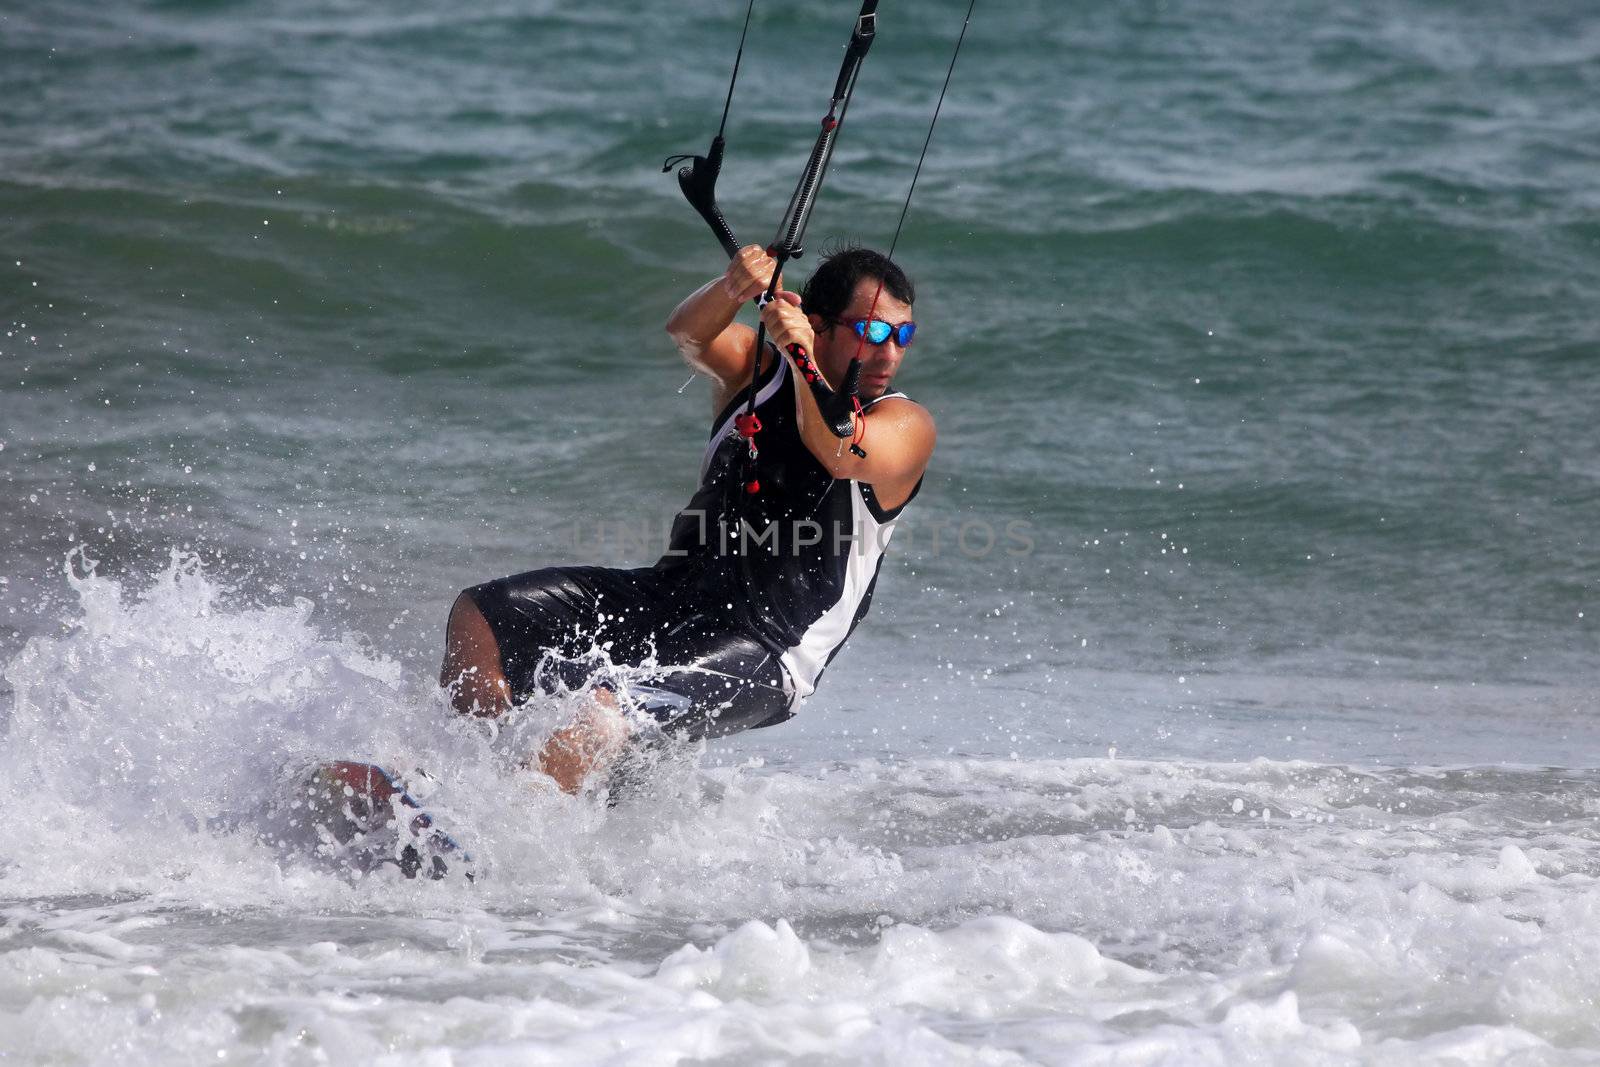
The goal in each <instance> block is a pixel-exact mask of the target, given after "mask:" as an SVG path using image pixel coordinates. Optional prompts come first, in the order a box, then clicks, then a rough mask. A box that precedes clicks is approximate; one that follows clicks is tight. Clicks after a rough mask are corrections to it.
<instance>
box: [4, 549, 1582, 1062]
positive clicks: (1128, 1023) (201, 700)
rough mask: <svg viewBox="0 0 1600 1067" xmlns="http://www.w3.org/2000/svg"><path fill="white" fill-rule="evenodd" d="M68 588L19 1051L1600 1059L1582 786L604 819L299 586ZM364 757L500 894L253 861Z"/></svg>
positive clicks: (847, 799)
mask: <svg viewBox="0 0 1600 1067" xmlns="http://www.w3.org/2000/svg"><path fill="white" fill-rule="evenodd" d="M73 582H74V588H75V589H76V590H77V591H78V594H79V597H80V600H81V603H82V605H83V607H82V616H81V618H79V619H75V620H72V625H70V626H69V627H67V628H65V629H64V631H63V632H62V633H59V634H56V635H51V636H46V637H36V638H34V639H33V640H31V641H30V642H29V643H28V645H27V646H26V647H25V648H24V650H23V651H22V653H21V654H20V655H19V656H17V657H16V658H15V659H14V660H13V661H12V662H11V663H10V664H9V665H8V666H7V667H6V678H7V680H8V682H9V684H10V685H11V686H12V688H13V691H14V694H15V695H14V697H13V700H12V707H11V709H10V712H11V725H10V728H9V730H8V732H7V734H6V735H5V737H4V739H3V741H0V756H3V758H0V803H3V804H4V806H5V810H6V811H7V813H8V820H7V828H8V830H7V834H6V835H5V836H4V837H3V838H0V1052H3V1053H7V1054H10V1055H11V1056H13V1057H14V1058H15V1059H16V1060H17V1061H18V1062H44V1061H61V1060H75V1061H82V1062H107V1061H112V1060H115V1061H118V1062H124V1063H147V1062H148V1063H166V1062H178V1061H182V1062H199V1061H202V1060H203V1061H206V1062H212V1061H215V1060H218V1059H219V1058H220V1059H223V1060H228V1059H234V1058H252V1059H259V1060H262V1061H264V1062H307V1061H311V1060H314V1059H320V1058H323V1057H326V1058H327V1059H330V1060H331V1059H344V1060H348V1061H351V1062H383V1061H385V1059H386V1058H388V1059H395V1060H398V1059H405V1060H406V1061H407V1062H424V1063H427V1062H440V1063H443V1062H457V1061H462V1060H465V1061H470V1062H478V1063H498V1062H507V1063H552V1064H555V1063H572V1062H595V1063H608V1062H609V1063H628V1064H633V1063H662V1064H670V1063H678V1062H683V1061H695V1060H704V1061H718V1060H720V1061H723V1062H740V1063H743V1062H760V1061H766V1062H784V1061H790V1060H800V1061H807V1060H809V1061H811V1062H817V1061H826V1062H851V1063H856V1062H863V1063H885V1064H888V1063H896V1064H898V1063H907V1062H917V1063H932V1064H941V1063H961V1064H965V1063H984V1064H1010V1063H1062V1064H1065V1063H1118V1064H1125V1063H1152V1064H1154V1063H1175V1062H1181V1063H1219V1064H1221V1063H1227V1064H1232V1063H1241V1062H1260V1063H1274V1064H1278V1063H1290V1064H1293V1063H1305V1064H1335V1063H1339V1064H1342V1063H1360V1062H1408V1063H1409V1062H1418V1063H1441V1064H1442V1063H1447V1062H1463V1063H1473V1062H1484V1063H1487V1062H1496V1061H1499V1060H1503V1059H1506V1058H1509V1057H1520V1059H1519V1060H1518V1062H1523V1061H1526V1062H1535V1063H1537V1062H1557V1061H1561V1060H1564V1059H1566V1060H1573V1059H1577V1060H1581V1059H1583V1058H1584V1057H1588V1058H1591V1059H1593V1058H1594V1056H1595V1055H1596V1053H1597V1052H1600V1024H1597V1023H1596V1021H1595V1020H1596V1015H1595V1012H1594V1004H1595V1003H1596V1001H1597V1000H1600V985H1597V984H1596V979H1595V978H1594V976H1593V971H1594V969H1593V968H1592V966H1590V961H1592V960H1593V959H1595V958H1597V957H1600V932H1597V931H1600V905H1597V904H1596V903H1595V901H1596V900H1600V894H1597V893H1596V888H1597V887H1596V870H1595V867H1594V863H1593V854H1594V831H1593V829H1592V823H1593V815H1594V811H1593V802H1592V797H1593V795H1594V786H1595V784H1596V780H1595V779H1594V778H1593V777H1592V775H1591V774H1590V773H1589V772H1552V771H1541V770H1538V769H1523V770H1515V769H1512V770H1492V769H1460V770H1436V769H1414V770H1378V769H1372V768H1368V769H1356V768H1347V767H1335V766H1324V765H1317V764H1310V763H1283V762H1271V761H1265V760H1258V761H1253V762H1248V763H1224V764H1219V763H1197V762H1140V761H1136V760H1128V759H1114V760H1113V759H1085V760H1024V759H1017V760H999V761H981V760H972V759H942V760H934V759H926V760H915V761H906V762H894V763H890V762H882V761H872V760H863V761H859V762H854V763H833V764H827V765H820V764H813V765H801V766H795V767H791V768H787V769H772V768H758V767H700V766H697V765H696V764H695V763H693V762H692V761H679V762H671V763H668V764H667V765H665V766H663V767H662V768H661V769H660V773H659V774H658V775H657V777H656V778H655V779H654V780H653V783H652V785H651V786H650V788H649V789H648V790H647V791H646V795H645V796H643V797H640V798H636V799H634V800H631V801H629V802H627V803H624V804H623V805H621V806H618V807H616V808H609V809H608V808H607V807H606V806H605V805H604V804H603V802H601V800H600V799H598V798H596V797H580V798H572V797H567V796H565V795H562V794H558V793H555V792H553V791H551V790H549V789H547V788H540V787H539V786H538V785H537V784H536V783H535V782H534V781H533V780H532V779H530V777H529V776H528V774H527V772H525V771H521V770H519V769H518V768H517V763H518V762H519V760H518V755H517V753H516V751H515V745H526V744H529V743H532V742H533V741H534V740H535V739H536V738H537V736H538V733H539V730H540V729H543V728H545V727H546V726H548V724H549V721H553V720H549V719H548V715H553V714H555V712H554V710H553V709H546V710H545V711H543V712H541V711H539V710H537V709H532V710H529V711H528V712H526V713H525V716H524V717H523V718H522V719H519V720H518V722H517V723H516V724H514V728H513V729H511V730H508V731H502V732H501V733H500V734H499V736H491V735H489V734H488V733H486V732H484V731H483V729H482V727H481V724H475V723H464V722H462V721H461V720H459V719H456V718H455V717H454V716H453V715H451V713H449V712H448V710H447V708H446V707H445V705H444V702H443V701H442V700H441V699H440V697H439V695H438V694H437V692H435V691H434V689H433V687H432V683H431V681H430V680H429V679H426V678H412V677H408V676H407V675H406V673H405V672H404V671H402V670H401V669H400V668H399V667H398V666H397V665H396V664H395V663H394V662H393V661H390V660H388V659H386V658H385V657H383V656H382V655H379V654H376V653H374V652H372V651H371V650H370V649H367V648H365V647H364V646H363V644H362V643H361V642H359V641H356V640H353V639H351V638H349V637H348V636H347V635H343V634H338V633H331V634H330V633H324V632H320V631H319V629H318V626H317V617H316V614H315V612H313V611H312V610H311V608H310V607H309V605H308V604H307V603H305V602H295V603H289V604H267V605H253V606H252V605H233V604H231V603H230V599H229V593H228V591H227V590H225V589H223V588H221V587H219V586H218V585H216V584H214V583H213V582H212V581H211V579H209V578H208V577H207V575H206V574H205V572H204V571H203V569H202V568H200V567H199V566H198V565H197V564H196V563H194V561H193V560H190V559H185V558H181V557H179V558H175V559H174V560H173V562H172V563H171V565H170V566H169V567H168V568H167V569H166V570H165V571H164V572H163V573H162V574H161V575H159V576H157V577H156V578H155V579H154V580H153V581H152V583H151V584H150V585H149V586H148V587H147V588H144V589H142V590H139V591H137V592H135V591H132V590H130V589H128V588H125V587H123V586H120V585H118V584H117V583H113V582H110V581H108V580H106V579H102V578H97V577H94V576H92V575H89V576H85V575H82V574H79V575H76V576H75V577H74V579H73ZM540 715H546V716H547V718H546V719H541V718H540ZM508 738H509V739H510V740H508ZM335 755H336V756H345V757H351V758H375V759H379V760H383V761H386V762H396V763H399V764H400V765H402V766H416V765H426V766H427V767H428V768H429V769H430V771H432V772H433V773H434V774H435V775H436V776H437V778H438V786H437V790H436V793H435V797H434V799H430V804H434V803H436V804H437V805H438V806H439V809H440V812H441V815H445V814H447V815H448V816H449V818H450V819H451V820H452V828H453V829H454V830H455V831H457V832H458V835H459V836H461V837H463V838H464V839H466V840H467V841H468V843H469V845H470V847H472V848H473V850H474V851H475V853H477V854H478V855H479V856H480V857H481V859H482V861H483V863H484V865H485V866H486V867H487V869H488V871H489V876H488V877H487V878H486V879H485V880H483V881H481V882H480V883H479V884H477V885H467V884H464V883H461V882H445V883H438V884H434V883H426V882H418V883H407V882H403V881H401V880H399V879H397V878H390V877H383V876H374V877H368V878H364V879H351V878H346V877H341V876H339V875H338V874H336V873H330V872H328V871H325V870H322V869H319V868H317V867H315V866H311V865H307V864H304V863H301V862H298V861H296V860H295V859H294V858H293V857H288V856H284V855H280V854H279V853H278V852H277V851H275V850H274V849H272V848H270V847H268V846H267V845H265V844H263V843H262V842H261V841H260V840H259V836H258V834H257V833H256V829H257V828H256V827H255V826H254V824H253V823H252V821H251V818H252V811H254V810H255V809H254V807H253V805H258V804H259V803H260V802H261V801H262V799H263V798H264V797H265V796H266V795H267V794H269V793H270V792H271V790H272V789H273V788H275V787H276V785H277V783H278V778H277V777H276V774H277V769H278V768H279V767H281V766H282V765H283V764H284V763H286V762H291V763H292V762H293V761H294V760H297V759H313V758H326V757H328V756H335ZM1235 801H1238V802H1239V803H1238V805H1237V809H1238V810H1235V807H1236V805H1235ZM1263 811H1271V812H1272V813H1273V816H1272V818H1270V819H1266V818H1263V817H1262V816H1261V812H1263ZM218 1053H221V1054H222V1055H221V1057H219V1056H218Z"/></svg>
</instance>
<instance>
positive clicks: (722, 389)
mask: <svg viewBox="0 0 1600 1067" xmlns="http://www.w3.org/2000/svg"><path fill="white" fill-rule="evenodd" d="M776 266H777V263H776V261H774V260H773V259H772V257H771V256H768V255H767V253H766V251H765V249H763V248H762V247H761V246H760V245H748V246H746V247H745V248H741V249H740V250H739V254H738V255H737V256H735V257H734V258H733V259H732V260H730V261H729V263H728V269H727V271H726V272H725V273H724V274H723V275H722V276H721V277H720V278H713V279H712V280H711V281H709V282H707V283H706V284H704V285H702V286H701V287H700V288H698V289H696V290H695V291H694V292H693V293H690V294H689V295H688V296H687V297H685V298H684V300H683V303H681V304H679V305H678V306H677V308H675V309H674V310H673V312H672V314H671V315H669V316H668V317H667V333H668V334H669V335H671V337H672V341H673V344H675V345H677V347H678V354H679V355H681V356H682V357H683V359H684V362H686V363H688V364H689V366H691V367H693V368H694V369H695V371H696V372H697V373H700V374H704V375H705V376H706V377H708V378H710V379H711V380H712V381H713V382H715V383H716V385H717V390H716V395H715V396H713V398H712V404H713V407H714V408H720V407H722V405H723V403H725V401H726V399H727V398H728V397H729V396H731V395H732V393H733V392H734V391H735V390H737V389H738V388H739V387H741V386H742V385H744V383H745V382H746V381H747V380H749V377H750V367H751V364H752V363H753V361H754V360H753V356H754V353H755V331H754V330H752V329H750V327H748V326H743V325H740V324H739V323H736V322H734V321H733V318H734V316H735V315H737V314H738V313H739V308H741V307H742V306H744V303H745V302H746V301H748V300H753V299H755V298H756V297H757V296H759V295H760V294H761V293H763V292H765V291H766V288H767V283H768V282H769V281H770V280H771V278H772V271H773V269H774V268H775V267H776Z"/></svg>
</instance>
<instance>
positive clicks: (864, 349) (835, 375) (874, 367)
mask: <svg viewBox="0 0 1600 1067" xmlns="http://www.w3.org/2000/svg"><path fill="white" fill-rule="evenodd" d="M874 295H876V296H877V298H878V303H877V306H876V307H874V306H873V303H872V298H873V296H874ZM869 312H870V314H869ZM810 318H811V328H812V329H813V330H815V331H816V335H817V349H818V352H817V366H818V367H820V368H821V370H822V373H823V376H824V377H826V378H827V379H828V381H830V382H832V383H833V384H834V385H836V386H837V385H838V384H839V383H840V382H842V381H844V374H845V370H846V369H847V368H848V367H849V366H850V360H851V359H852V358H853V357H854V356H855V355H856V354H857V350H858V349H859V350H860V355H861V391H860V395H861V398H862V399H863V400H874V399H876V398H878V397H880V396H882V395H883V394H884V393H886V392H888V390H889V386H890V383H891V382H893V381H894V376H895V374H896V373H897V372H898V371H899V370H900V361H901V360H903V359H905V358H906V350H905V349H904V348H901V347H900V346H899V345H898V344H896V343H895V339H894V337H893V336H892V335H891V336H890V338H889V339H888V340H887V341H885V342H884V343H883V344H881V345H874V344H864V343H862V340H861V338H859V337H857V336H856V332H855V331H854V330H852V329H851V328H850V327H848V326H839V325H837V324H833V325H832V328H831V329H830V328H829V326H830V324H829V323H826V322H823V321H822V320H821V319H820V318H819V317H817V316H816V315H812V316H811V317H810ZM865 318H874V319H882V320H883V321H885V322H890V323H896V324H898V323H902V322H910V321H911V305H910V304H907V303H905V302H904V301H901V300H896V299H895V298H894V297H892V296H890V295H889V293H888V291H887V290H884V291H883V292H881V293H880V292H879V291H878V279H876V278H863V279H861V281H859V282H857V283H856V291H855V293H854V294H853V295H852V296H851V297H850V303H849V304H847V305H846V306H845V309H844V312H843V313H842V314H840V316H839V319H838V321H839V322H855V321H856V320H858V319H865Z"/></svg>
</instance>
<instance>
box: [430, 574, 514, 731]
mask: <svg viewBox="0 0 1600 1067" xmlns="http://www.w3.org/2000/svg"><path fill="white" fill-rule="evenodd" d="M439 684H440V685H442V686H444V687H445V688H446V689H448V690H450V703H451V704H453V705H454V706H455V709H456V710H457V711H459V712H461V714H463V715H481V716H483V717H485V718H490V719H492V718H495V717H497V716H499V715H503V714H505V711H506V709H507V708H509V707H510V706H511V686H510V685H509V684H508V683H507V682H506V675H505V670H504V668H503V667H502V666H501V663H500V645H499V643H498V642H496V641H495V639H494V631H493V630H491V629H490V628H489V620H488V619H485V618H484V617H483V612H481V611H479V610H478V605H477V604H475V603H474V602H473V600H472V598H471V597H470V596H468V595H467V594H466V593H462V594H461V595H460V596H458V597H456V602H455V605H454V606H453V607H451V609H450V622H449V625H448V626H446V628H445V635H444V666H443V667H441V668H440V669H439Z"/></svg>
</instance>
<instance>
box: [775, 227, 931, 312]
mask: <svg viewBox="0 0 1600 1067" xmlns="http://www.w3.org/2000/svg"><path fill="white" fill-rule="evenodd" d="M863 278H871V279H873V280H874V281H877V280H880V279H881V280H882V281H883V291H884V292H886V293H888V294H889V295H890V296H892V297H894V298H895V299H896V300H899V301H901V302H902V303H905V304H914V303H916V300H917V290H916V287H915V286H913V285H912V284H911V279H910V278H908V277H906V272H905V271H903V270H901V269H900V268H899V267H898V266H896V265H895V263H894V261H893V260H891V259H890V258H889V257H888V256H886V255H884V254H883V253H882V252H875V251H873V250H872V249H870V248H860V247H857V246H855V245H846V246H845V247H843V248H841V249H839V250H838V251H836V252H831V253H829V254H828V255H827V256H826V257H825V258H824V259H823V261H822V262H821V263H818V264H817V269H816V270H815V271H813V272H812V274H811V277H810V278H809V279H808V280H807V281H806V284H805V288H804V289H801V290H800V306H801V307H802V308H804V309H805V311H806V313H807V314H811V315H819V316H821V317H822V318H823V319H825V320H826V321H828V322H830V323H831V322H833V321H834V320H835V319H837V318H838V317H839V316H840V315H843V314H844V309H845V308H847V307H849V306H850V298H851V297H852V296H854V295H855V291H856V286H857V285H859V284H860V283H861V279H863Z"/></svg>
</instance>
